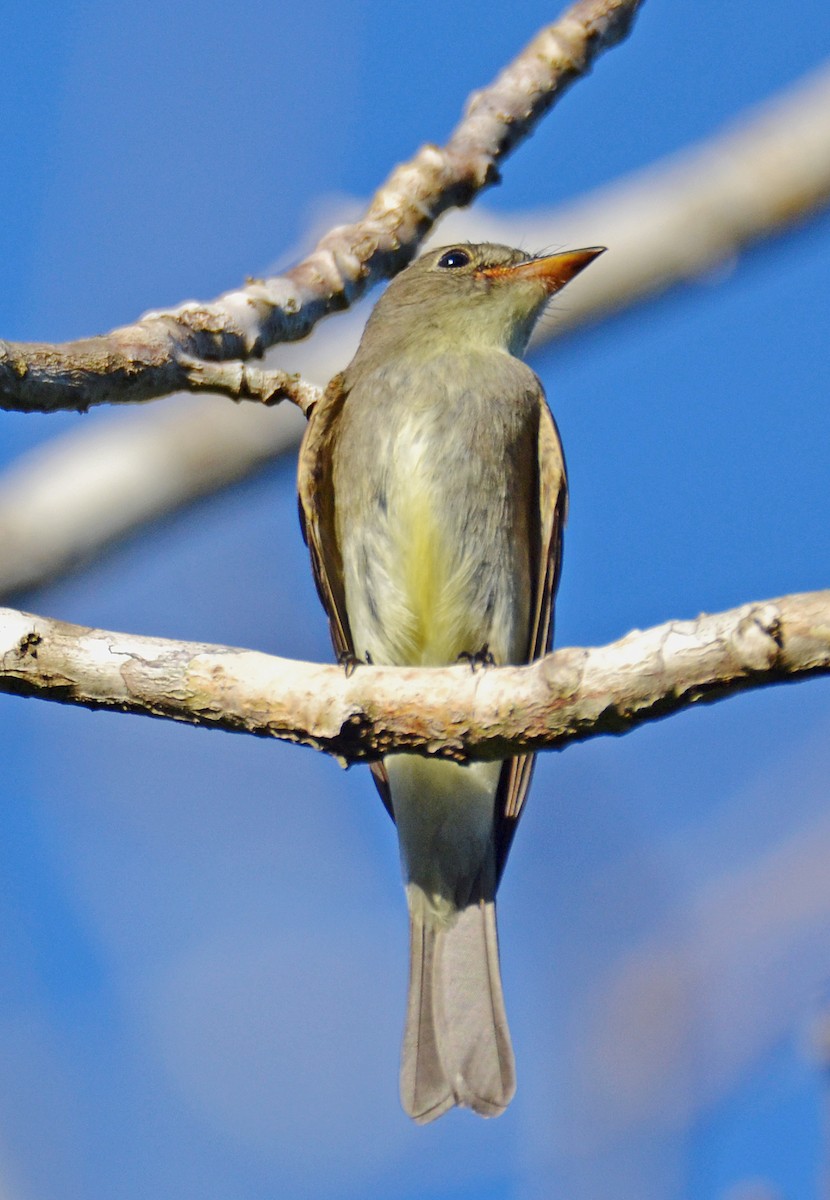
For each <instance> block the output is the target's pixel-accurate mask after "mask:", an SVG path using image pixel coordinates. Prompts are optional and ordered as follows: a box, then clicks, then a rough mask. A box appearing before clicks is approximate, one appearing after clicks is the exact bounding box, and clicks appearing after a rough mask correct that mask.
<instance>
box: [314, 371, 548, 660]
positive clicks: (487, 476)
mask: <svg viewBox="0 0 830 1200" xmlns="http://www.w3.org/2000/svg"><path fill="white" fill-rule="evenodd" d="M501 357H503V358H506V356H501ZM498 365H499V366H500V365H501V364H500V363H499V364H498ZM525 370H526V368H525ZM457 374H458V373H457V372H456V377H455V378H454V377H453V375H452V374H450V375H449V376H448V375H447V373H446V372H442V373H441V375H440V380H436V378H435V377H434V375H431V374H430V372H429V371H425V372H423V377H422V378H420V379H415V380H413V378H412V377H411V373H410V374H408V375H407V376H406V378H404V379H402V380H400V379H399V380H397V382H396V381H395V380H394V379H391V380H390V379H389V378H385V379H383V380H382V381H376V383H377V386H376V387H375V389H374V390H373V388H372V386H371V384H367V386H365V387H364V388H363V389H355V393H354V394H352V395H350V397H349V399H348V401H347V403H346V405H345V409H344V417H343V423H342V428H341V430H340V436H339V439H338V452H337V455H336V457H335V480H334V483H335V497H336V499H335V511H336V523H337V534H338V541H339V544H340V549H341V555H342V559H343V569H344V583H345V591H346V607H347V611H348V616H349V623H350V626H351V630H352V636H353V640H354V644H355V652H356V653H357V654H358V656H360V657H363V656H365V655H366V654H367V653H368V655H369V656H370V658H371V659H372V661H373V662H378V663H384V662H385V663H397V664H401V665H439V664H443V663H451V662H454V661H455V660H456V659H457V658H458V657H459V655H461V654H464V653H468V654H474V653H476V652H477V651H480V650H481V649H482V648H483V647H484V646H485V645H487V646H488V647H489V650H490V652H491V653H492V654H493V655H494V657H495V659H496V661H499V662H510V661H521V660H522V658H523V657H524V656H525V655H526V653H527V640H528V629H529V594H530V574H531V567H530V539H531V526H532V524H533V521H532V507H533V501H532V494H533V490H534V486H535V421H534V414H533V410H532V407H531V405H530V404H527V405H522V404H520V403H515V402H514V400H515V398H510V397H508V398H507V399H505V397H504V395H503V392H502V393H499V392H498V390H496V391H495V392H494V389H493V388H492V382H493V381H492V380H491V381H489V383H488V381H487V380H486V379H484V380H477V381H474V382H473V383H472V385H471V383H470V382H469V381H464V380H463V379H459V378H457ZM497 382H498V381H496V383H497ZM476 383H478V384H479V386H476ZM413 384H414V386H413ZM379 399H380V400H381V401H382V402H380V403H379V402H378V400H379ZM356 463H359V464H360V466H359V467H358V469H357V471H355V470H354V466H355V464H356Z"/></svg>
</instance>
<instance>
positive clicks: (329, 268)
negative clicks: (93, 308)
mask: <svg viewBox="0 0 830 1200" xmlns="http://www.w3.org/2000/svg"><path fill="white" fill-rule="evenodd" d="M640 3H641V0H577V3H576V4H574V5H572V6H571V8H569V9H568V10H567V11H566V12H565V13H564V14H563V15H562V16H561V17H560V18H559V20H558V21H556V22H554V24H552V25H548V26H546V27H545V28H544V29H542V30H541V31H540V32H539V33H538V34H537V35H536V37H535V38H534V39H533V41H531V42H530V43H529V44H528V45H527V46H526V47H525V48H524V50H523V51H522V52H521V53H520V54H519V55H518V56H517V57H516V58H515V59H514V60H513V62H511V63H509V64H508V66H507V67H505V68H504V70H503V71H502V72H501V73H500V75H499V76H498V77H497V78H496V79H495V80H494V81H493V83H491V84H489V85H488V86H487V87H485V88H482V89H481V90H480V91H477V92H474V93H473V95H472V96H471V97H470V99H469V100H468V102H467V106H466V109H465V112H464V116H463V117H462V119H461V121H460V122H459V124H458V125H457V126H456V128H455V129H454V130H453V133H452V135H451V137H450V139H449V141H448V142H447V144H446V145H445V146H435V145H431V144H427V145H425V146H422V147H421V149H420V150H419V151H418V153H417V154H416V155H415V156H414V158H412V159H410V161H409V162H407V163H403V164H402V165H400V166H398V167H396V168H395V170H394V171H393V172H392V174H391V175H390V176H389V178H388V179H387V180H386V182H385V183H384V184H383V186H382V187H381V188H380V189H379V190H378V192H377V193H376V194H375V196H374V198H373V199H372V202H371V203H370V205H369V207H368V209H367V210H366V213H365V215H364V216H363V217H362V218H361V219H360V220H359V221H357V222H356V223H355V224H352V225H341V226H339V227H337V228H335V229H332V230H331V231H330V232H329V233H327V234H326V235H325V236H324V237H323V238H322V240H321V241H320V242H319V243H318V245H317V247H316V248H315V249H314V250H313V251H312V253H311V254H310V255H309V256H308V257H307V258H306V259H304V260H303V261H302V262H300V263H298V264H297V266H295V267H292V268H291V269H290V270H288V271H286V272H285V274H283V275H277V276H272V277H271V278H267V279H250V280H248V282H247V283H246V284H245V286H244V287H242V288H239V289H237V290H235V291H232V292H226V293H225V294H224V295H223V296H220V297H219V298H218V299H217V300H215V301H213V303H210V304H204V303H200V302H198V301H188V302H187V303H185V304H182V305H181V306H180V307H179V308H177V309H173V310H170V311H163V312H152V313H147V314H146V315H145V316H144V317H143V318H142V319H141V320H140V321H137V322H135V324H133V325H128V326H125V327H123V328H121V329H116V330H113V331H112V332H111V333H109V334H105V335H102V336H100V337H95V338H86V339H83V340H81V341H77V342H67V343H64V344H63V345H46V344H39V343H16V344H15V343H2V344H0V408H6V409H10V410H15V411H21V412H55V411H57V410H61V409H71V410H74V411H79V412H83V411H85V410H86V409H88V408H89V407H90V406H91V405H93V404H113V403H125V402H134V401H139V400H149V399H155V398H158V397H161V396H169V395H171V394H172V393H173V392H175V391H178V390H180V389H185V390H187V388H188V387H189V385H190V383H191V382H192V381H191V374H192V368H193V366H194V362H199V361H200V360H205V361H206V362H210V363H216V362H218V361H228V360H231V359H246V358H249V357H250V356H251V355H260V354H262V352H263V351H264V350H266V349H268V347H269V346H273V345H276V344H277V343H278V342H288V341H296V340H297V339H299V338H304V337H306V336H307V334H309V333H310V332H311V330H312V329H313V327H314V325H315V324H316V323H317V321H319V320H320V319H321V318H322V317H325V316H327V315H328V314H329V313H332V312H335V311H337V310H338V309H342V308H347V307H348V306H349V305H350V304H352V303H353V302H354V301H355V300H357V299H359V298H360V297H361V296H362V295H363V294H364V293H365V292H366V291H367V289H368V288H369V287H370V286H371V285H372V284H373V283H376V282H378V280H380V279H387V278H389V276H391V275H394V274H395V273H396V272H397V271H399V270H400V269H401V268H402V267H404V266H405V265H406V264H407V263H408V262H409V260H410V259H411V258H412V257H413V255H414V254H415V252H416V251H417V249H418V246H419V245H420V242H421V240H422V238H423V237H424V235H425V234H426V233H427V232H428V231H429V229H430V228H431V226H432V225H433V223H434V222H435V221H436V220H437V219H438V217H439V216H440V215H441V214H442V213H443V212H445V211H446V210H447V209H448V208H453V207H455V206H457V205H467V204H470V203H471V202H472V201H473V200H474V199H475V197H476V196H477V195H478V193H479V192H480V191H482V190H483V189H484V188H486V187H489V186H491V185H492V184H493V183H496V182H497V181H498V178H499V174H498V164H499V163H500V162H501V161H502V160H503V159H504V158H506V156H507V155H508V154H510V152H511V151H512V150H513V149H515V147H516V146H517V145H518V144H519V143H520V142H522V141H524V139H525V138H527V137H528V136H529V135H530V134H531V133H532V132H533V129H534V127H535V126H536V124H537V123H538V121H539V120H541V118H542V117H543V116H544V115H545V113H546V112H547V111H548V109H550V108H551V107H552V106H553V105H554V104H555V103H556V102H557V100H559V98H560V97H561V96H562V95H563V94H564V93H565V92H566V91H567V89H568V88H569V87H570V86H571V84H572V83H574V82H575V81H576V80H577V79H579V78H580V77H581V76H583V75H585V74H587V73H588V72H589V71H590V69H591V67H592V65H593V63H594V61H595V60H596V59H597V58H598V57H599V55H600V54H601V53H602V52H603V51H604V50H607V49H610V48H611V47H612V46H615V45H616V44H617V43H618V42H620V41H622V40H623V39H624V38H625V37H626V36H627V34H628V32H629V30H630V28H631V25H632V23H633V20H634V16H635V14H636V12H637V9H638V8H639V6H640ZM243 394H244V393H243Z"/></svg>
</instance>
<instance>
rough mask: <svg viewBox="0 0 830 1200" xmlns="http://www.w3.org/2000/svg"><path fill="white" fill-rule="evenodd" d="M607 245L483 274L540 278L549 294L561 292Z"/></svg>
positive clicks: (491, 270)
mask: <svg viewBox="0 0 830 1200" xmlns="http://www.w3.org/2000/svg"><path fill="white" fill-rule="evenodd" d="M605 250H606V247H605V246H589V247H588V248H587V249H586V250H565V251H564V252H563V253H562V254H548V255H545V257H544V258H531V259H530V260H529V261H528V262H523V263H518V264H517V265H516V266H514V267H485V268H484V269H483V270H482V271H481V272H480V274H481V275H485V276H487V277H489V278H491V279H505V280H507V279H538V280H539V281H540V282H541V283H543V284H544V286H545V290H546V291H547V292H548V294H549V295H551V296H552V295H553V293H554V292H558V291H559V290H560V288H563V287H564V286H565V284H566V283H569V282H570V281H571V280H572V279H573V277H574V276H575V275H578V274H579V272H580V271H584V270H585V268H586V267H587V266H588V264H589V263H592V262H593V261H594V259H595V258H599V256H600V254H604V253H605Z"/></svg>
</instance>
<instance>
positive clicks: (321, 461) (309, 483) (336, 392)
mask: <svg viewBox="0 0 830 1200" xmlns="http://www.w3.org/2000/svg"><path fill="white" fill-rule="evenodd" d="M345 399H346V392H345V390H344V388H343V380H342V376H340V375H335V377H334V379H332V381H331V383H330V384H329V386H328V387H327V388H326V390H325V392H324V393H323V397H322V399H321V400H319V401H318V403H317V404H315V405H314V408H313V409H312V410H311V415H310V417H309V421H308V427H307V428H306V431H305V436H304V437H303V440H302V443H301V445H300V455H299V461H298V465H297V494H298V499H299V503H300V527H301V529H302V531H303V537H304V538H305V541H306V545H307V546H308V548H309V551H310V552H311V568H312V570H313V572H314V582H315V583H316V584H317V591H318V593H319V596H320V600H321V601H322V604H323V608H324V609H325V610H326V613H327V615H328V618H329V628H330V630H331V640H332V642H333V643H334V649H335V652H336V653H337V655H338V656H340V657H343V656H345V655H348V654H351V653H352V635H351V631H350V629H349V619H348V616H347V615H346V594H345V590H344V585H343V563H342V560H341V558H340V547H339V546H338V544H337V532H336V529H335V523H334V483H333V479H332V475H333V463H332V448H333V445H334V437H335V434H336V432H337V423H338V420H339V418H340V414H341V412H342V410H343V402H344V401H345Z"/></svg>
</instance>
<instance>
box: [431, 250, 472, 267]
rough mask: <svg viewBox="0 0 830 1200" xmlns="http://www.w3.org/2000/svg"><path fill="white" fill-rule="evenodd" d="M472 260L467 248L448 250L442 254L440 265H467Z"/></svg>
mask: <svg viewBox="0 0 830 1200" xmlns="http://www.w3.org/2000/svg"><path fill="white" fill-rule="evenodd" d="M469 262H470V256H469V254H468V253H467V251H466V250H448V251H447V253H446V254H442V255H441V257H440V258H439V259H438V266H439V267H450V268H452V267H466V266H467V265H468V264H469Z"/></svg>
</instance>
